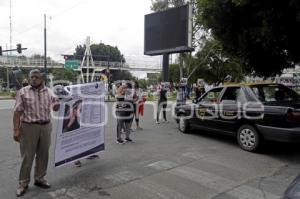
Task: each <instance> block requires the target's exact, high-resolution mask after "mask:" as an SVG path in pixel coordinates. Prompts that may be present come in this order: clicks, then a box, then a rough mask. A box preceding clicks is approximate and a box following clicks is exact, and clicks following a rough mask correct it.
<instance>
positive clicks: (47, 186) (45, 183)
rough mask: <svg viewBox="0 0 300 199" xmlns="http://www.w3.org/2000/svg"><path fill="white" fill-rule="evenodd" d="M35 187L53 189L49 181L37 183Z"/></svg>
mask: <svg viewBox="0 0 300 199" xmlns="http://www.w3.org/2000/svg"><path fill="white" fill-rule="evenodd" d="M34 185H35V186H37V187H40V188H42V189H49V188H51V185H50V184H49V183H48V182H47V181H43V182H42V181H35V182H34Z"/></svg>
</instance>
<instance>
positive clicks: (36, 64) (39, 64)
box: [0, 57, 161, 73]
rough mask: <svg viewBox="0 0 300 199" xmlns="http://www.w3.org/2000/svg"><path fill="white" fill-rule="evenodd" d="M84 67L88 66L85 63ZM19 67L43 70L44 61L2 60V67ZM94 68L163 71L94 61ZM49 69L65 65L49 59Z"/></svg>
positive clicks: (0, 64) (24, 59) (25, 59)
mask: <svg viewBox="0 0 300 199" xmlns="http://www.w3.org/2000/svg"><path fill="white" fill-rule="evenodd" d="M83 65H86V63H84V64H83ZM15 66H19V67H22V68H43V67H44V59H43V58H40V59H36V58H13V59H12V58H7V57H6V58H5V57H2V58H0V67H15ZM94 66H95V68H96V69H98V70H101V69H102V70H104V69H107V68H109V69H110V70H128V71H142V72H154V73H159V72H160V71H161V69H159V68H155V67H149V66H147V67H143V66H134V67H132V66H129V65H128V64H127V63H122V62H108V61H94ZM47 67H48V68H64V64H63V63H59V62H56V61H53V60H51V59H47Z"/></svg>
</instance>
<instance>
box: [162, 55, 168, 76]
mask: <svg viewBox="0 0 300 199" xmlns="http://www.w3.org/2000/svg"><path fill="white" fill-rule="evenodd" d="M163 81H164V82H167V81H169V54H163Z"/></svg>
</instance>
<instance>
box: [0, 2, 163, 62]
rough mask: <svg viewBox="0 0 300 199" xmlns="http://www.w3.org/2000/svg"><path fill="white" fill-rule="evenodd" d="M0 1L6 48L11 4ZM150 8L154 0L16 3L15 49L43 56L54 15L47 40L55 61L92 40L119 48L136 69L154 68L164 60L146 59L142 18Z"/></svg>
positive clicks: (0, 27)
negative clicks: (45, 28) (46, 17)
mask: <svg viewBox="0 0 300 199" xmlns="http://www.w3.org/2000/svg"><path fill="white" fill-rule="evenodd" d="M0 2H1V3H0V5H1V7H0V18H1V19H2V20H1V21H0V45H2V46H3V48H5V45H6V44H9V0H1V1H0ZM150 4H151V1H150V0H129V1H124V0H109V1H108V0H77V1H75V0H64V1H61V0H26V1H24V0H12V5H13V9H12V11H13V12H12V13H13V15H12V16H13V46H15V44H17V43H22V45H23V46H24V47H27V48H28V50H27V51H26V52H24V54H25V55H31V54H35V53H39V54H43V45H44V43H43V36H44V35H43V22H44V21H43V20H44V19H43V15H44V13H46V14H47V15H48V16H52V19H51V20H50V19H47V30H48V31H47V33H48V34H47V36H48V40H47V41H48V54H49V55H50V56H52V57H53V58H54V59H61V56H60V54H63V53H72V52H73V51H74V50H75V47H76V45H78V44H83V43H84V41H85V38H86V36H91V39H92V41H93V42H95V43H99V42H101V41H102V42H103V43H105V44H109V45H112V46H118V47H119V49H120V50H121V52H122V53H123V54H124V55H125V57H126V59H127V60H128V61H129V62H131V63H134V64H135V65H139V66H141V67H143V66H147V67H156V66H158V65H159V64H160V57H150V58H149V57H146V56H143V48H144V47H143V45H144V44H143V42H144V38H143V37H144V32H143V31H144V15H145V14H148V13H150V12H151V11H150ZM5 19H7V20H5ZM151 62H153V63H151ZM149 63H150V64H149Z"/></svg>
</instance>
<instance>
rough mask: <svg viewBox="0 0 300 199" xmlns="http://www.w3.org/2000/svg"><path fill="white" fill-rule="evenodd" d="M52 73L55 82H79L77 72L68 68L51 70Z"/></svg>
mask: <svg viewBox="0 0 300 199" xmlns="http://www.w3.org/2000/svg"><path fill="white" fill-rule="evenodd" d="M51 73H52V75H53V76H54V78H53V80H67V81H70V82H73V83H74V82H76V81H77V77H78V73H77V72H76V71H73V70H71V69H66V68H55V69H51Z"/></svg>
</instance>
